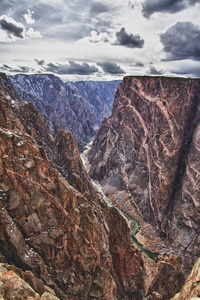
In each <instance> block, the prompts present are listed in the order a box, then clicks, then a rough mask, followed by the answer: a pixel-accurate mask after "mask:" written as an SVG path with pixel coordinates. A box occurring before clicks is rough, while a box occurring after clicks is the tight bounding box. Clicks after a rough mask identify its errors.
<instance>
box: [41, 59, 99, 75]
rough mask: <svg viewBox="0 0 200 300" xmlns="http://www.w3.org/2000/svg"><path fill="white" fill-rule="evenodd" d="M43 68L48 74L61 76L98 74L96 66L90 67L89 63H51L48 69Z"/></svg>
mask: <svg viewBox="0 0 200 300" xmlns="http://www.w3.org/2000/svg"><path fill="white" fill-rule="evenodd" d="M43 68H44V69H45V70H46V71H47V72H51V73H56V74H59V75H66V74H77V75H90V74H93V73H96V72H98V69H97V68H96V67H95V66H90V65H88V64H87V63H82V64H77V63H76V62H74V61H69V64H68V65H66V64H63V65H61V64H53V63H49V64H48V65H47V66H46V67H44V66H43Z"/></svg>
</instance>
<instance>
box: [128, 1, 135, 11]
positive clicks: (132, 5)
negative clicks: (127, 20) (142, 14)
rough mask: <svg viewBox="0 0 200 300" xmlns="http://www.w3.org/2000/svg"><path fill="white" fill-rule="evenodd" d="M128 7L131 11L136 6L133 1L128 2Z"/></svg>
mask: <svg viewBox="0 0 200 300" xmlns="http://www.w3.org/2000/svg"><path fill="white" fill-rule="evenodd" d="M128 7H129V8H131V9H134V4H132V3H131V1H129V2H128Z"/></svg>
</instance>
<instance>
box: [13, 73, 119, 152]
mask: <svg viewBox="0 0 200 300" xmlns="http://www.w3.org/2000/svg"><path fill="white" fill-rule="evenodd" d="M9 78H10V79H11V82H12V84H13V86H14V87H15V89H16V91H17V93H18V94H19V96H20V97H21V98H22V99H23V100H25V101H26V102H32V103H33V104H34V106H35V107H36V108H37V109H38V110H39V112H40V113H41V115H42V116H43V117H44V118H45V121H46V124H47V127H48V130H49V132H50V133H51V134H52V135H53V136H55V135H56V133H57V130H58V129H61V128H62V129H69V130H70V131H71V132H72V133H73V135H74V136H75V138H76V141H77V143H78V146H79V149H80V150H83V148H84V145H85V144H86V143H87V142H88V141H89V140H90V139H91V138H92V137H93V136H94V135H95V134H96V131H97V130H98V128H99V126H100V125H101V121H102V120H103V119H104V118H105V117H109V116H110V115H111V112H112V104H113V101H114V95H115V92H116V90H117V87H118V85H119V83H120V81H110V82H93V81H89V82H76V83H72V82H66V83H64V82H63V81H62V80H61V79H60V78H58V77H56V76H54V75H50V74H48V75H47V74H42V75H21V74H18V75H15V76H10V77H9Z"/></svg>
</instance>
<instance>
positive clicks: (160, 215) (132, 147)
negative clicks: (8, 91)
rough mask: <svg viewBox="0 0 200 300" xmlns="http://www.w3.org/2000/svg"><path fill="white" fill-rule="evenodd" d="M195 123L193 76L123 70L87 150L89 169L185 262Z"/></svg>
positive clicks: (193, 233) (199, 89)
mask: <svg viewBox="0 0 200 300" xmlns="http://www.w3.org/2000/svg"><path fill="white" fill-rule="evenodd" d="M199 123H200V80H198V79H193V80H192V79H181V78H164V77H126V78H124V80H123V82H122V84H120V86H119V88H118V91H117V93H116V96H115V101H114V106H113V112H112V116H111V117H110V118H109V119H105V120H104V122H103V123H102V126H101V128H100V130H99V131H98V134H97V136H96V139H95V140H94V143H93V146H92V149H91V152H90V154H89V161H90V164H91V168H90V175H91V177H92V178H95V179H97V180H99V181H100V182H101V184H102V185H103V187H104V191H105V192H106V193H108V194H111V195H112V197H113V201H114V202H116V203H117V204H118V205H119V206H120V207H122V208H123V209H124V210H125V211H126V212H128V213H129V214H130V215H132V216H133V217H134V218H135V219H136V220H137V221H138V222H139V223H140V225H141V227H142V232H143V234H144V236H145V235H148V236H151V238H153V239H157V238H158V235H160V237H161V239H163V241H164V243H165V242H166V240H167V243H165V245H166V244H167V245H168V246H167V247H168V248H169V247H170V245H171V246H172V245H173V248H174V251H175V253H182V254H183V253H184V258H183V259H184V265H185V266H187V268H191V266H192V262H194V261H195V260H196V259H197V257H198V256H199V254H200V253H199V243H200V240H199V224H200V214H199V205H200V202H199V178H200V177H199V174H200V173H199V146H198V145H199V134H200V131H199V130H200V127H199ZM163 241H162V240H160V243H159V241H158V240H157V242H158V244H157V245H155V243H152V245H151V246H152V247H157V248H159V250H162V243H163ZM153 244H154V245H153ZM160 246H161V247H160ZM165 250H166V249H165ZM170 251H171V250H170Z"/></svg>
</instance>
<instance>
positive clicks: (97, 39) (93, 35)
mask: <svg viewBox="0 0 200 300" xmlns="http://www.w3.org/2000/svg"><path fill="white" fill-rule="evenodd" d="M108 42H109V36H108V34H107V33H106V32H99V33H98V32H97V31H95V30H92V31H91V32H90V35H89V36H86V37H84V38H82V39H80V40H78V41H77V43H81V44H85V43H95V44H96V43H108Z"/></svg>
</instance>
